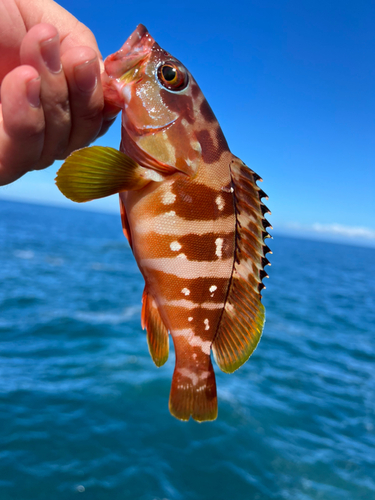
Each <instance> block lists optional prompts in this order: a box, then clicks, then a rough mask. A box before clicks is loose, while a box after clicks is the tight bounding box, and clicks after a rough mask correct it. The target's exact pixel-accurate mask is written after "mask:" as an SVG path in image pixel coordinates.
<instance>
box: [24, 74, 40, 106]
mask: <svg viewBox="0 0 375 500" xmlns="http://www.w3.org/2000/svg"><path fill="white" fill-rule="evenodd" d="M26 97H27V100H28V101H29V104H30V106H31V107H33V108H39V106H40V76H38V77H37V78H34V79H33V80H30V81H28V82H27V83H26Z"/></svg>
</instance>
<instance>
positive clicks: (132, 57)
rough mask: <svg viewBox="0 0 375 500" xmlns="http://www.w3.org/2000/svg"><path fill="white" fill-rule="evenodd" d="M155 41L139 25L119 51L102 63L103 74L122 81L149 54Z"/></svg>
mask: <svg viewBox="0 0 375 500" xmlns="http://www.w3.org/2000/svg"><path fill="white" fill-rule="evenodd" d="M154 44H155V40H154V39H153V38H152V36H151V35H150V34H149V32H148V31H147V28H146V27H145V26H143V24H139V25H138V26H137V28H136V29H135V30H134V31H133V33H132V34H131V35H130V36H129V38H128V39H127V40H126V42H125V43H124V45H123V46H122V47H121V49H120V50H119V51H117V52H115V53H114V54H111V55H110V56H108V57H107V58H106V60H105V61H104V68H105V72H106V73H107V75H108V76H109V77H110V78H116V79H119V80H123V79H124V75H126V74H127V73H129V72H131V71H132V70H133V69H134V68H136V67H138V66H139V65H140V64H141V63H142V61H143V60H145V59H146V58H147V56H148V55H149V54H150V52H151V49H152V46H153V45H154Z"/></svg>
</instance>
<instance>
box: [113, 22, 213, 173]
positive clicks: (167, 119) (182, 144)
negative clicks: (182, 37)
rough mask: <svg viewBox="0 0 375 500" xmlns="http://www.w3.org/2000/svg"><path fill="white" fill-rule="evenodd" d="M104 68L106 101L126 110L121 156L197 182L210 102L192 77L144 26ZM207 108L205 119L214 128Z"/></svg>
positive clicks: (123, 117) (124, 112)
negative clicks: (204, 111) (196, 177)
mask: <svg viewBox="0 0 375 500" xmlns="http://www.w3.org/2000/svg"><path fill="white" fill-rule="evenodd" d="M104 64H105V72H106V79H105V80H104V82H105V83H104V96H105V99H106V100H107V102H110V103H111V104H114V105H116V106H118V107H121V108H122V110H123V116H122V143H121V150H122V151H123V152H125V153H126V154H128V155H129V156H130V157H132V158H133V159H134V160H135V161H137V162H138V163H139V164H140V165H142V166H144V167H149V168H154V169H156V170H159V171H160V172H162V173H163V172H164V173H174V172H176V171H180V172H183V173H185V174H187V175H190V176H194V175H195V173H196V172H197V169H198V166H199V162H200V160H201V158H202V147H201V143H200V142H199V140H198V137H199V136H198V135H197V132H199V130H201V129H202V128H204V127H207V124H203V125H202V113H201V106H202V102H205V103H207V101H206V100H205V98H204V96H203V94H202V91H201V90H200V88H199V87H198V85H197V83H196V82H195V80H194V78H193V76H192V75H191V73H190V72H189V71H188V70H187V69H186V68H185V66H184V65H183V64H182V63H181V62H180V61H179V60H178V59H176V58H175V57H173V56H172V55H171V54H169V53H168V52H166V51H165V50H163V49H162V48H161V47H160V46H159V45H158V44H157V43H156V42H155V40H154V39H153V38H152V36H151V35H150V34H149V33H148V31H147V29H146V28H145V27H144V26H143V25H139V26H138V27H137V29H136V30H135V31H134V32H133V33H132V35H131V36H130V37H129V38H128V40H127V41H126V42H125V43H124V45H123V47H122V48H121V49H120V50H119V51H118V52H116V53H115V54H112V55H110V56H108V57H107V59H106V60H105V62H104ZM207 106H208V104H207ZM207 106H206V107H205V110H206V116H205V118H207V113H208V115H209V117H208V118H209V121H211V123H212V122H213V121H215V122H216V118H215V116H214V115H213V113H212V111H211V108H209V106H208V108H207ZM203 121H204V120H203Z"/></svg>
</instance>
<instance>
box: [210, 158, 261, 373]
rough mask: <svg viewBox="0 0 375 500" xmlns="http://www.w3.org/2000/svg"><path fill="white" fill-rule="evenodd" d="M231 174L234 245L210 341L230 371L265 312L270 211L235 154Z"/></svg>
mask: <svg viewBox="0 0 375 500" xmlns="http://www.w3.org/2000/svg"><path fill="white" fill-rule="evenodd" d="M230 169H231V175H232V182H233V189H234V195H235V210H236V247H235V255H234V264H233V273H232V278H231V281H230V284H229V289H228V294H227V299H226V302H225V307H224V311H223V315H222V318H221V322H220V327H219V329H218V332H217V334H216V337H215V339H214V341H213V344H212V350H213V354H214V358H215V361H216V363H217V364H218V366H219V367H220V369H221V370H222V371H224V372H226V373H232V372H234V371H235V370H237V368H239V367H240V366H241V365H242V364H243V363H245V361H247V360H248V358H249V357H250V355H251V354H252V352H253V351H254V349H255V348H256V346H257V344H258V342H259V340H260V337H261V335H262V331H263V326H264V321H265V312H264V306H263V305H262V303H261V293H260V292H261V290H262V289H263V288H264V285H263V283H262V279H263V278H264V277H265V276H267V273H266V272H265V271H264V270H263V268H264V266H265V265H267V264H268V260H267V259H266V258H265V254H266V253H267V252H269V248H268V247H267V246H266V245H265V244H264V239H265V238H267V237H269V234H268V233H267V232H266V231H265V227H267V226H269V224H268V223H266V222H267V221H266V220H265V219H264V214H265V213H266V212H269V210H268V209H267V207H266V206H265V205H264V204H263V203H262V202H261V198H262V197H265V193H264V192H263V191H262V190H261V189H260V188H259V187H258V186H257V184H256V181H257V180H258V179H259V177H258V176H257V174H255V173H254V172H253V171H252V170H250V169H249V168H248V167H246V165H245V164H244V163H243V162H242V161H241V160H239V159H238V158H234V159H233V160H232V163H231V166H230Z"/></svg>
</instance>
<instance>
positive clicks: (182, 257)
mask: <svg viewBox="0 0 375 500" xmlns="http://www.w3.org/2000/svg"><path fill="white" fill-rule="evenodd" d="M177 259H184V260H186V259H187V257H186V255H185V254H184V253H179V254H178V255H177Z"/></svg>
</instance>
